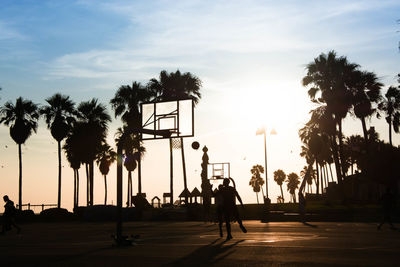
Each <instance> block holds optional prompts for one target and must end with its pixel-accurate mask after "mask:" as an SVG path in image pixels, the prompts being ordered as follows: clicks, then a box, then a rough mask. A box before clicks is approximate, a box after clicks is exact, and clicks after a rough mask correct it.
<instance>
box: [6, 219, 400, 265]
mask: <svg viewBox="0 0 400 267" xmlns="http://www.w3.org/2000/svg"><path fill="white" fill-rule="evenodd" d="M244 224H245V226H246V228H247V230H248V232H247V233H242V232H241V230H240V228H239V226H238V225H237V224H233V227H232V230H233V231H232V234H233V239H232V240H229V241H226V240H225V237H226V234H225V236H224V237H222V238H221V237H219V233H218V226H217V225H216V224H214V223H203V222H126V223H124V224H123V229H124V231H123V232H124V234H125V235H129V236H131V235H132V236H136V238H135V239H134V243H133V245H132V246H128V247H117V246H115V245H114V242H113V240H112V235H113V234H114V233H115V224H114V223H110V222H107V223H82V222H71V223H32V224H24V225H22V232H21V234H19V235H17V234H16V231H15V230H13V231H12V232H8V233H7V234H6V235H4V236H0V257H1V260H0V261H1V265H2V266H146V267H147V266H281V265H282V266H399V265H400V253H399V252H400V232H399V231H398V230H391V229H390V228H389V226H387V225H384V226H383V227H382V229H381V230H377V228H376V226H377V224H374V223H331V222H313V223H311V224H302V223H298V222H283V223H282V222H273V223H262V222H260V221H244ZM224 230H225V229H224ZM138 235H139V236H138ZM3 264H4V265H3Z"/></svg>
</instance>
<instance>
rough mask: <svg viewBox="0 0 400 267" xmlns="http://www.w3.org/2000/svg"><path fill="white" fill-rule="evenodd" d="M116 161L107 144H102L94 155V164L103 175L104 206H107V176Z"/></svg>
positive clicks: (114, 154) (115, 154)
mask: <svg viewBox="0 0 400 267" xmlns="http://www.w3.org/2000/svg"><path fill="white" fill-rule="evenodd" d="M116 159H117V153H116V152H115V151H114V150H113V149H112V148H111V147H110V146H109V145H108V144H107V143H103V144H102V146H101V148H100V151H99V153H98V154H97V155H96V163H97V165H98V166H99V170H100V172H101V174H103V175H104V205H107V174H108V172H109V171H110V165H111V164H112V163H113V162H114V161H115V160H116Z"/></svg>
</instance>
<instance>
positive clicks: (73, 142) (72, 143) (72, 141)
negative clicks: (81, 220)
mask: <svg viewBox="0 0 400 267" xmlns="http://www.w3.org/2000/svg"><path fill="white" fill-rule="evenodd" d="M79 134H80V132H79V131H77V127H72V129H71V131H70V132H69V133H68V135H67V138H66V140H65V143H64V146H63V149H64V151H65V154H66V157H67V160H68V162H69V165H70V166H71V168H72V169H73V170H74V208H75V207H78V206H79V168H80V167H81V164H82V163H83V159H82V157H81V156H82V155H83V153H82V152H83V151H80V150H81V149H82V146H81V144H80V140H83V139H84V138H82V136H79ZM83 134H84V133H83Z"/></svg>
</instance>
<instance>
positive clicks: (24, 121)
mask: <svg viewBox="0 0 400 267" xmlns="http://www.w3.org/2000/svg"><path fill="white" fill-rule="evenodd" d="M0 115H1V117H0V123H4V124H5V125H6V126H9V125H11V126H10V136H11V138H12V139H13V140H14V141H15V143H17V145H18V159H19V186H18V190H19V193H18V208H19V209H20V210H21V209H22V151H21V145H22V144H24V143H25V141H26V140H27V139H28V138H29V136H31V134H32V132H35V133H36V130H37V126H38V120H39V116H40V112H39V107H38V105H36V104H34V103H33V102H32V101H30V100H25V99H23V98H22V97H19V98H17V100H16V102H15V105H14V104H13V103H12V102H10V101H8V102H6V103H5V104H4V106H3V107H2V108H1V109H0Z"/></svg>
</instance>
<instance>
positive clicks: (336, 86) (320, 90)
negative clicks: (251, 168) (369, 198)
mask: <svg viewBox="0 0 400 267" xmlns="http://www.w3.org/2000/svg"><path fill="white" fill-rule="evenodd" d="M358 67H359V66H358V65H357V64H354V63H349V62H348V60H347V58H346V57H344V56H342V57H337V56H336V52H334V51H330V52H329V53H328V54H324V53H322V54H320V55H319V56H318V57H317V58H315V59H314V61H313V62H311V63H309V64H308V65H307V75H306V76H305V77H304V78H303V81H302V82H303V85H304V86H311V88H310V89H309V90H308V95H309V96H310V98H311V101H313V102H314V103H317V104H322V105H326V113H327V114H330V116H332V119H333V120H334V122H335V124H336V127H337V128H338V130H337V138H334V139H333V140H334V142H335V146H337V143H336V139H338V140H339V146H338V147H339V149H338V152H339V157H340V158H341V157H342V156H343V152H342V147H343V131H342V121H343V119H344V118H345V117H346V116H347V113H348V112H349V111H350V108H351V106H352V103H351V99H352V94H351V91H350V86H351V85H352V82H351V81H352V80H351V79H352V77H353V73H354V71H357V69H358ZM335 136H336V131H335ZM332 149H333V150H336V149H334V148H332ZM334 153H335V151H334ZM334 157H336V155H334ZM336 160H337V159H336ZM337 161H338V160H337ZM336 167H339V168H340V172H338V173H337V174H338V181H339V183H341V181H342V179H343V177H344V175H345V174H344V171H343V169H342V168H341V167H342V166H341V165H340V163H339V164H338V166H336Z"/></svg>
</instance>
